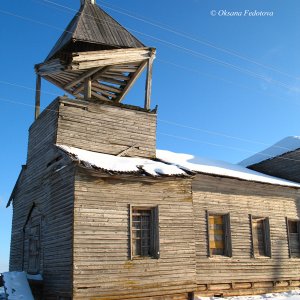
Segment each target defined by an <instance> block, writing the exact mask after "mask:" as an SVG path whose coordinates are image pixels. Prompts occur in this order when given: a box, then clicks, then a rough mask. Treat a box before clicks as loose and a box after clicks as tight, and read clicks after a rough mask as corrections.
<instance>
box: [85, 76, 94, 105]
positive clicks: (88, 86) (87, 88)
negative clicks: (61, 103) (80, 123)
mask: <svg viewBox="0 0 300 300" xmlns="http://www.w3.org/2000/svg"><path fill="white" fill-rule="evenodd" d="M91 97H92V80H91V77H88V78H86V79H85V81H84V99H85V100H89V99H91Z"/></svg>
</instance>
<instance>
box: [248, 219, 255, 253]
mask: <svg viewBox="0 0 300 300" xmlns="http://www.w3.org/2000/svg"><path fill="white" fill-rule="evenodd" d="M249 221H250V235H251V257H252V258H255V252H254V239H253V220H252V215H251V214H249Z"/></svg>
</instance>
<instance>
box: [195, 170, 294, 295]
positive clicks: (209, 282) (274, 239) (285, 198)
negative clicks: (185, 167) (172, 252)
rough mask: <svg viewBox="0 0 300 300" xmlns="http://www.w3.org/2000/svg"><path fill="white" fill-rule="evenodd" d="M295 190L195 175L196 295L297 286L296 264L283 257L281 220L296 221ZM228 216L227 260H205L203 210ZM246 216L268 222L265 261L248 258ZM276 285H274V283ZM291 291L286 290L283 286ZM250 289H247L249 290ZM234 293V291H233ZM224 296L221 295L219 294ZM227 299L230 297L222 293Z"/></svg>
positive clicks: (284, 234)
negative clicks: (268, 254)
mask: <svg viewBox="0 0 300 300" xmlns="http://www.w3.org/2000/svg"><path fill="white" fill-rule="evenodd" d="M299 196H300V195H299V192H297V189H294V188H289V187H279V186H272V185H268V184H260V183H254V182H247V181H242V180H235V179H229V178H221V177H213V176H206V175H197V176H196V178H195V180H194V181H193V201H194V214H195V219H194V224H195V243H196V264H197V267H196V269H197V285H198V290H200V291H201V292H200V294H201V293H202V295H204V294H209V295H211V294H214V293H216V294H218V292H220V290H222V289H225V290H231V294H234V293H237V292H232V289H236V290H238V289H240V288H241V289H243V288H246V289H247V288H248V290H246V291H245V292H244V293H248V294H249V293H255V291H251V288H259V287H260V288H261V287H267V288H269V289H270V290H272V289H275V285H276V284H277V283H279V286H280V282H282V281H285V283H282V286H283V287H288V285H289V280H292V281H293V280H294V281H295V284H296V285H297V284H298V286H299V284H300V281H299V280H300V275H299V274H300V260H299V259H295V258H289V252H288V238H287V228H286V220H285V218H286V217H288V218H292V219H299V218H300V198H299ZM207 210H208V211H209V212H211V213H224V214H227V213H230V219H231V240H232V257H225V256H223V257H222V256H215V257H208V240H207V220H206V211H207ZM249 214H252V215H254V216H257V217H269V221H270V236H271V253H272V256H271V258H267V257H263V258H262V257H260V258H253V257H252V251H251V250H252V244H251V228H250V219H249ZM276 282H277V283H276ZM289 288H291V287H289ZM249 289H250V290H249ZM239 293H240V292H239ZM224 294H225V293H224ZM227 294H230V292H227Z"/></svg>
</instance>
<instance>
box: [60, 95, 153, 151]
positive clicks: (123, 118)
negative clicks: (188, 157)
mask: <svg viewBox="0 0 300 300" xmlns="http://www.w3.org/2000/svg"><path fill="white" fill-rule="evenodd" d="M57 143H58V144H63V145H67V146H73V147H77V148H81V149H85V150H90V151H95V152H102V153H107V154H114V155H117V154H119V153H120V152H122V151H125V150H127V149H128V148H130V147H132V149H130V150H129V151H128V152H127V155H128V156H141V157H155V154H156V114H154V113H149V112H144V111H139V110H134V109H128V108H123V107H118V106H112V105H109V104H96V103H89V102H86V106H81V107H80V106H76V104H75V103H74V101H68V102H65V103H61V105H60V108H59V123H58V134H57Z"/></svg>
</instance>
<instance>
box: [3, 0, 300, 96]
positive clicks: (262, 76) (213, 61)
mask: <svg viewBox="0 0 300 300" xmlns="http://www.w3.org/2000/svg"><path fill="white" fill-rule="evenodd" d="M43 1H44V2H47V3H51V4H53V5H56V6H59V7H62V8H65V9H68V10H73V11H76V10H74V9H72V8H70V7H67V6H64V5H61V4H58V3H56V2H53V1H49V0H43ZM0 12H3V11H2V10H0ZM76 12H77V11H76ZM6 13H7V12H6ZM9 14H11V13H9ZM11 15H14V14H11ZM85 15H86V16H88V17H92V18H93V19H95V20H98V21H99V22H103V20H101V19H99V18H95V17H94V16H93V15H90V14H85ZM15 16H17V17H20V16H18V15H15ZM26 19H27V20H30V18H26ZM105 23H106V24H111V25H112V26H114V24H112V23H111V22H108V21H105ZM43 24H45V23H43ZM45 25H46V24H45ZM48 26H49V25H48ZM50 27H53V28H55V29H58V28H57V27H55V26H51V25H50ZM128 29H129V30H130V31H132V32H135V33H137V34H140V35H143V36H146V37H148V38H150V39H153V40H155V41H158V42H161V43H163V44H166V45H168V46H170V47H174V48H177V49H180V50H182V51H184V52H186V53H189V54H191V55H193V56H197V57H200V58H202V59H204V60H207V61H209V62H212V63H215V64H219V65H222V66H224V67H228V68H231V69H233V70H235V71H238V72H241V73H244V74H246V75H249V76H252V77H254V78H258V79H261V80H264V81H265V82H268V83H274V84H277V85H279V86H281V87H283V88H286V89H287V90H289V91H292V92H298V89H295V88H293V87H291V86H289V85H288V84H286V83H284V82H281V81H279V80H274V79H272V78H270V77H266V76H264V75H261V74H259V73H256V72H253V71H251V70H248V69H245V68H241V67H239V66H236V65H234V64H231V63H228V62H226V61H223V60H220V59H217V58H214V57H211V56H209V55H206V54H203V53H201V52H199V51H195V50H193V49H190V48H187V47H184V46H181V45H177V44H175V43H172V42H169V41H166V40H164V39H160V38H157V37H154V36H152V35H149V34H146V33H143V32H140V31H137V30H135V29H131V28H128ZM60 30H62V29H60ZM116 30H118V28H116ZM63 31H65V30H63ZM66 32H68V31H66Z"/></svg>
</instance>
